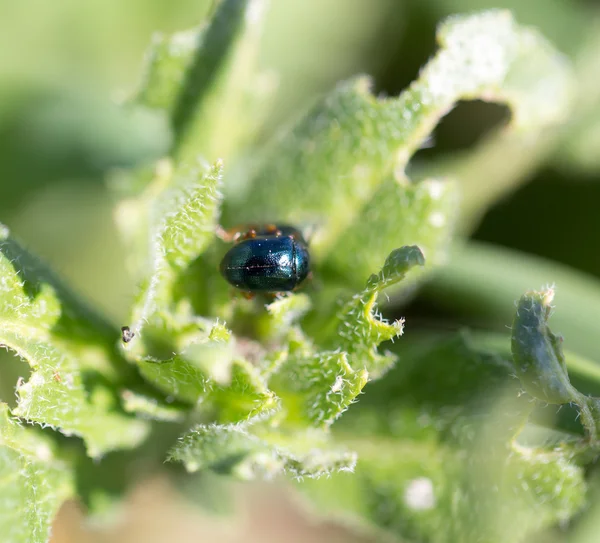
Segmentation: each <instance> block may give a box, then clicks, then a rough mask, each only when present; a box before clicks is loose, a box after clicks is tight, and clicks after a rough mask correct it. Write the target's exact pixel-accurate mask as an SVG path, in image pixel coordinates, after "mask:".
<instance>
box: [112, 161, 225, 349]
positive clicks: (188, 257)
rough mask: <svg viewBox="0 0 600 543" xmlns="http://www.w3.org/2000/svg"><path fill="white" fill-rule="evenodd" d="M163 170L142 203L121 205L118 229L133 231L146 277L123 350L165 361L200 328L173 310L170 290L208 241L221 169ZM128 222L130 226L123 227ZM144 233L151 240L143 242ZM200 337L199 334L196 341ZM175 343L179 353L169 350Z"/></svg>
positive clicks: (184, 311) (197, 166)
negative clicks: (142, 256)
mask: <svg viewBox="0 0 600 543" xmlns="http://www.w3.org/2000/svg"><path fill="white" fill-rule="evenodd" d="M164 170H165V171H163V172H161V175H160V176H159V177H157V179H156V181H155V185H151V186H150V187H149V189H148V192H147V194H146V195H145V196H144V197H143V198H141V199H134V200H129V201H126V202H124V203H123V204H122V205H121V207H120V217H121V223H122V229H123V230H124V231H134V232H138V235H136V236H135V240H136V241H137V242H138V243H140V244H141V245H142V248H141V250H142V251H145V252H146V254H147V255H148V256H147V258H146V259H142V258H140V259H139V262H138V263H139V267H140V268H141V270H143V271H144V272H145V273H144V274H143V277H144V279H143V281H142V288H141V292H140V293H139V296H138V300H137V302H136V304H135V305H134V308H133V314H132V318H131V322H132V324H131V331H132V332H133V333H134V334H135V336H134V338H133V340H132V341H131V342H129V343H127V344H126V345H125V346H124V350H125V352H126V353H128V355H129V356H130V357H132V358H134V359H139V358H143V357H150V358H152V359H156V360H166V359H169V358H171V357H172V354H173V351H175V352H179V351H181V350H182V349H183V348H185V346H187V345H189V344H191V343H192V342H193V339H192V338H193V337H194V334H193V332H192V330H193V329H194V328H196V329H198V328H199V327H200V328H201V327H202V325H203V323H202V322H199V321H198V319H195V318H194V317H193V316H192V315H191V314H190V309H189V308H188V307H185V306H184V305H181V306H180V307H179V308H176V307H174V304H173V291H174V288H175V284H176V282H177V280H178V278H179V277H180V275H181V273H182V271H183V270H184V269H185V268H186V267H187V266H188V265H189V264H190V263H191V262H192V261H193V260H194V259H195V258H197V257H198V256H199V255H200V254H201V253H202V252H203V251H204V250H205V249H206V247H207V246H208V244H209V243H210V242H211V241H212V239H213V236H214V229H215V226H216V221H217V217H218V211H219V202H220V194H219V192H218V189H219V186H220V183H221V175H222V164H221V162H217V163H216V164H215V165H214V166H212V167H209V166H208V165H207V164H204V163H201V162H199V163H197V164H195V165H193V166H190V165H186V164H184V165H182V166H180V167H179V168H177V169H176V170H175V171H170V168H169V167H168V166H167V167H166V168H165V169H164ZM132 209H133V210H135V212H134V213H131V211H132ZM140 216H141V217H142V218H140ZM144 217H145V218H144ZM131 221H133V223H134V224H133V225H129V224H128V223H129V222H131ZM148 229H149V230H150V233H151V234H150V241H149V242H146V241H145V240H144V241H142V238H144V236H143V235H142V234H143V233H144V232H147V230H148ZM138 253H140V250H139V249H138ZM190 336H191V337H190ZM200 338H201V334H200V335H198V336H197V338H196V339H200ZM178 343H179V348H178V349H176V348H174V346H177V345H178Z"/></svg>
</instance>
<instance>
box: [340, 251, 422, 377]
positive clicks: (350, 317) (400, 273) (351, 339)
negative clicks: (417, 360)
mask: <svg viewBox="0 0 600 543" xmlns="http://www.w3.org/2000/svg"><path fill="white" fill-rule="evenodd" d="M424 265H425V258H424V257H423V253H422V252H421V250H420V249H419V247H402V248H400V249H396V250H394V251H392V253H391V254H390V255H389V256H388V258H387V259H386V261H385V264H384V266H383V268H382V269H381V271H380V272H379V273H378V274H373V275H371V277H369V280H368V281H367V286H366V288H365V289H364V290H363V292H361V293H360V294H356V295H355V296H354V297H353V298H352V299H351V300H350V301H349V302H348V303H347V304H346V305H345V306H344V307H343V308H342V310H341V311H340V312H339V314H338V316H337V321H338V324H337V327H338V328H337V334H336V339H335V340H334V341H336V342H337V345H338V346H339V348H340V349H342V351H345V352H347V353H348V357H349V362H350V365H351V366H352V367H353V368H364V369H365V370H366V371H367V372H368V373H369V376H370V377H371V378H376V377H379V376H380V375H381V374H382V373H383V372H385V371H386V370H387V369H389V367H390V366H391V365H392V364H393V363H394V362H395V360H396V358H395V356H393V355H391V354H389V353H387V354H380V353H378V352H377V347H378V345H379V344H380V343H382V342H384V341H388V340H393V339H394V338H396V337H398V336H400V335H402V332H403V329H404V321H403V320H397V321H395V322H393V323H391V324H390V323H388V322H385V321H384V320H382V319H380V318H379V317H378V315H377V314H376V313H375V308H376V302H377V297H378V294H379V293H380V292H381V291H383V290H384V289H386V288H388V287H390V286H392V285H395V284H396V283H398V282H399V281H401V280H403V279H404V277H405V275H406V273H407V272H408V271H409V270H411V269H412V268H414V267H416V266H424Z"/></svg>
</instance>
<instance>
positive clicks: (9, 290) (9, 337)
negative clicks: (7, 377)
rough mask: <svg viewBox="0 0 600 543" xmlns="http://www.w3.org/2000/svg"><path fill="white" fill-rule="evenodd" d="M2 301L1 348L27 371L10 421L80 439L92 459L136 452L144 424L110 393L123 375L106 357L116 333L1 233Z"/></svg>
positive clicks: (121, 365) (111, 358) (120, 363)
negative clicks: (18, 420)
mask: <svg viewBox="0 0 600 543" xmlns="http://www.w3.org/2000/svg"><path fill="white" fill-rule="evenodd" d="M0 296H1V297H3V303H2V309H1V310H0V322H1V323H2V326H1V332H0V341H2V343H3V344H4V346H5V347H7V348H9V349H11V350H12V351H14V352H15V353H16V354H17V355H18V356H20V357H21V358H23V359H24V360H26V361H27V362H28V363H29V365H30V366H31V368H32V370H33V372H32V374H31V377H30V379H29V381H28V382H26V383H18V385H17V396H18V403H17V407H16V408H15V409H14V411H13V414H14V415H16V416H18V417H22V418H24V419H26V420H28V421H30V422H36V423H38V424H40V425H42V426H51V427H52V428H57V429H59V430H60V431H61V432H62V433H64V434H66V435H71V434H74V435H77V436H81V437H82V438H83V439H84V441H85V443H86V445H87V448H88V452H89V454H90V455H91V456H99V455H101V454H103V453H104V452H106V451H109V450H113V449H118V448H128V447H133V446H136V445H138V444H139V443H140V442H141V440H142V439H143V438H144V436H145V435H146V433H147V430H148V427H147V425H146V424H145V423H144V422H142V421H136V420H135V419H133V418H130V417H127V416H126V415H125V414H123V413H122V412H121V409H120V406H119V401H118V397H117V396H116V395H115V392H114V389H113V388H112V387H111V386H108V384H109V383H110V382H111V381H113V384H117V383H118V382H119V381H120V380H121V379H122V378H123V377H125V376H127V375H128V372H129V370H128V368H127V367H126V364H124V363H123V361H122V360H120V359H119V358H118V357H117V356H116V354H115V353H114V352H113V350H112V344H113V343H114V341H115V339H116V336H117V332H116V331H115V330H111V328H110V327H109V326H108V325H106V324H105V323H103V322H102V321H101V320H100V319H99V318H98V317H96V316H95V315H94V314H92V313H90V312H89V310H87V309H86V308H84V307H82V306H81V305H80V304H78V302H77V300H76V299H75V297H74V296H73V295H72V294H70V293H69V291H68V290H67V289H66V288H65V287H64V286H62V285H61V284H60V283H59V282H58V281H57V280H56V279H55V278H54V277H53V276H52V274H51V273H50V272H48V271H47V270H45V269H44V268H43V266H41V265H40V264H39V263H37V262H36V261H35V259H34V258H33V257H31V256H30V255H29V254H27V253H26V252H25V251H24V250H23V249H22V248H21V247H19V246H18V244H17V243H16V242H14V241H13V240H12V239H10V238H9V237H8V231H7V230H6V229H4V231H3V239H2V240H1V241H0ZM111 332H112V333H111ZM111 335H112V337H111Z"/></svg>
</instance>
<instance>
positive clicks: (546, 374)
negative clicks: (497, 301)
mask: <svg viewBox="0 0 600 543" xmlns="http://www.w3.org/2000/svg"><path fill="white" fill-rule="evenodd" d="M553 299H554V290H553V289H552V288H547V289H545V290H542V291H539V292H535V291H530V292H527V293H525V294H524V295H523V296H521V298H520V300H519V302H518V304H517V312H516V316H515V320H514V322H513V333H512V353H513V358H514V362H515V370H516V372H517V376H518V377H519V379H520V381H521V384H522V385H523V388H524V389H525V390H526V391H527V392H528V393H529V394H531V396H533V397H534V398H536V399H538V400H541V401H543V402H547V403H551V404H571V403H574V404H576V405H577V406H578V407H579V409H580V413H581V422H582V423H583V425H584V426H585V428H586V430H587V432H588V433H589V436H590V439H591V440H592V443H593V444H594V445H595V446H598V443H597V440H598V430H597V426H598V424H599V421H600V400H599V399H596V398H591V397H589V396H585V395H584V394H582V393H581V392H579V391H578V390H577V389H576V388H575V387H574V386H573V385H572V384H571V381H570V380H569V375H568V371H567V363H566V360H565V356H564V354H563V350H562V337H560V336H557V335H555V334H553V333H552V332H551V330H550V328H549V327H548V318H549V317H550V311H551V309H552V307H551V305H550V304H551V303H552V300H553Z"/></svg>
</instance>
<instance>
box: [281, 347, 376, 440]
mask: <svg viewBox="0 0 600 543" xmlns="http://www.w3.org/2000/svg"><path fill="white" fill-rule="evenodd" d="M367 379H368V374H367V371H366V370H364V369H359V370H357V371H355V370H353V369H352V367H351V366H350V364H349V363H348V355H347V354H346V353H344V352H319V353H316V354H312V355H307V354H306V353H303V352H300V353H291V354H290V355H289V356H288V358H287V360H286V361H285V362H284V363H283V364H282V365H281V369H280V370H279V371H278V372H277V374H276V376H274V378H273V379H272V380H271V381H270V382H269V385H270V386H271V388H273V390H274V391H275V392H276V393H277V394H278V395H279V396H280V397H281V401H282V407H283V409H284V410H285V414H286V422H292V423H296V424H298V423H300V424H307V423H308V424H310V425H311V426H314V427H317V428H318V427H322V428H327V427H328V426H329V425H330V424H332V423H333V422H334V421H335V420H336V419H337V418H338V417H339V416H340V415H341V414H342V413H343V412H344V411H345V410H346V409H347V408H348V406H349V405H350V404H351V403H352V402H353V401H355V398H356V397H357V396H358V395H359V394H360V391H361V390H362V389H363V387H364V386H365V384H366V383H367Z"/></svg>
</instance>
